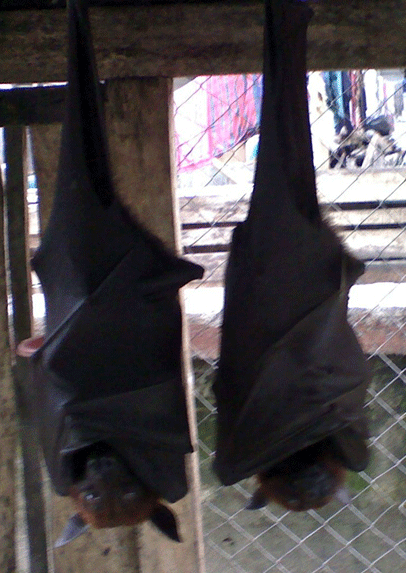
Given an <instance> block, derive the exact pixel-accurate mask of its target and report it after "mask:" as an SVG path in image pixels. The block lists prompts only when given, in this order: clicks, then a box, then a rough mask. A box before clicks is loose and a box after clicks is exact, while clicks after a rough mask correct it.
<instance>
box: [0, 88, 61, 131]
mask: <svg viewBox="0 0 406 573" xmlns="http://www.w3.org/2000/svg"><path fill="white" fill-rule="evenodd" d="M65 93H66V88H65V87H64V86H47V87H44V86H35V87H22V88H19V89H11V90H0V126H2V125H30V124H32V123H53V122H57V121H59V122H60V121H62V117H63V110H64V103H65Z"/></svg>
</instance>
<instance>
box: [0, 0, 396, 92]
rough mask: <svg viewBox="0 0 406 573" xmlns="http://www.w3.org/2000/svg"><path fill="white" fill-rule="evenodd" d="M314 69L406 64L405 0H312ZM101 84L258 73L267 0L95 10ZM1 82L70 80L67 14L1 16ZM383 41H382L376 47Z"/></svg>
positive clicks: (311, 66) (38, 12) (11, 13)
mask: <svg viewBox="0 0 406 573" xmlns="http://www.w3.org/2000/svg"><path fill="white" fill-rule="evenodd" d="M309 4H310V5H311V6H312V7H313V8H314V11H315V16H314V18H313V20H312V22H311V25H310V28H309V49H308V64H309V69H345V68H369V67H372V68H388V67H397V68H404V67H406V35H405V34H404V30H405V27H406V10H404V3H403V2H395V1H393V0H387V1H386V2H384V1H381V2H365V1H363V0H352V1H351V2H348V1H347V0H324V1H323V2H316V1H311V2H309ZM91 22H92V27H93V35H94V44H95V49H96V56H97V61H98V66H99V72H100V77H101V78H104V79H105V78H116V77H131V76H157V75H158V76H162V75H163V76H169V77H177V76H190V75H201V74H225V73H247V72H256V71H259V70H261V68H262V37H263V30H262V26H263V2H262V1H261V0H252V1H247V2H244V3H240V2H236V1H235V0H234V1H230V2H221V3H220V2H219V3H209V4H206V3H183V4H169V5H168V4H167V5H148V6H122V7H99V8H93V9H91ZM0 29H1V52H2V57H1V59H0V82H1V83H17V84H21V83H32V82H54V81H65V79H66V58H65V54H66V18H65V12H64V10H62V9H54V10H24V11H9V12H1V13H0ZM377 38H382V41H379V42H378V41H377Z"/></svg>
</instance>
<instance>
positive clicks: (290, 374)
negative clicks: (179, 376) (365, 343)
mask: <svg viewBox="0 0 406 573" xmlns="http://www.w3.org/2000/svg"><path fill="white" fill-rule="evenodd" d="M266 6H267V13H266V29H265V60H264V96H263V104H262V116H261V136H260V147H259V155H258V164H257V171H256V176H255V185H254V191H253V196H252V199H251V205H250V211H249V214H248V217H247V220H246V221H245V222H244V223H242V224H241V225H239V226H238V227H237V228H236V229H235V231H234V234H233V241H232V247H231V253H230V258H229V262H228V267H227V273H226V294H225V309H224V318H223V330H222V341H221V355H220V361H219V369H218V374H217V378H216V380H215V383H214V392H215V394H216V398H217V407H218V438H217V453H216V460H215V463H214V467H215V470H216V471H217V473H218V475H219V477H220V479H221V480H222V481H223V483H225V484H231V483H234V482H236V481H238V480H240V479H243V478H245V477H248V476H250V475H252V474H254V473H256V472H258V471H260V470H263V469H266V468H269V467H271V466H272V465H274V464H276V463H277V462H278V461H280V460H281V459H284V458H286V457H288V456H289V455H290V454H292V453H294V452H296V451H298V450H300V449H302V448H304V447H306V446H308V445H310V444H312V443H315V442H317V441H318V440H320V439H323V438H324V437H326V436H328V435H333V434H334V435H337V436H338V437H337V442H338V441H340V440H341V442H342V441H343V440H342V439H343V437H344V434H343V433H342V429H343V428H345V427H347V426H351V427H352V428H353V437H354V440H353V446H352V447H350V446H349V445H348V444H347V447H343V445H342V443H341V445H337V448H338V449H339V450H340V452H341V455H342V459H343V460H344V462H345V464H346V465H347V466H348V467H361V466H365V464H366V460H367V456H366V448H365V423H364V420H363V414H362V406H363V401H364V397H365V392H366V387H367V384H368V373H367V369H366V365H365V359H364V356H363V353H362V351H361V348H360V347H359V344H358V342H357V339H356V337H355V335H354V333H353V332H352V330H351V328H350V327H349V325H348V323H347V317H346V314H347V299H348V290H349V288H350V286H351V285H352V284H353V283H354V281H355V280H356V278H357V277H358V276H359V275H360V274H361V272H362V270H363V265H362V264H361V263H360V262H359V261H357V260H356V259H354V258H353V257H351V256H350V255H349V254H347V253H346V252H345V251H344V250H343V247H342V246H341V244H340V242H339V240H338V239H337V238H336V236H335V235H334V233H333V232H332V231H331V230H330V229H329V228H328V226H327V225H326V224H325V223H324V222H323V221H322V218H321V215H320V211H319V207H318V203H317V196H316V187H315V180H314V168H313V162H312V151H311V140H310V130H309V123H308V112H307V91H306V50H305V48H306V29H307V24H308V21H309V18H310V15H311V11H310V10H309V8H308V7H307V6H306V5H305V4H303V3H302V2H299V1H289V0H272V1H268V2H266ZM340 432H341V433H340ZM344 442H345V439H344Z"/></svg>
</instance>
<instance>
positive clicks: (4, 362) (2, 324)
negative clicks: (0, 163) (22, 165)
mask: <svg viewBox="0 0 406 573" xmlns="http://www.w3.org/2000/svg"><path fill="white" fill-rule="evenodd" d="M3 205H4V197H3V185H2V178H1V172H0V420H1V423H0V515H1V521H0V571H2V572H4V573H15V571H16V552H15V519H16V500H15V478H16V476H15V473H16V472H15V467H16V466H15V461H16V446H17V424H16V411H15V399H14V388H13V381H12V376H11V354H10V346H9V334H8V312H7V306H8V305H7V282H6V261H5V233H4V211H3Z"/></svg>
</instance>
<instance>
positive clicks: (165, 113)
mask: <svg viewBox="0 0 406 573" xmlns="http://www.w3.org/2000/svg"><path fill="white" fill-rule="evenodd" d="M171 84H172V82H171V81H170V80H165V79H159V78H146V79H139V80H116V81H111V82H110V81H109V82H107V84H106V104H105V105H106V120H107V133H108V137H109V145H110V155H111V163H112V166H113V175H114V182H115V185H116V189H117V191H118V193H119V194H120V196H121V199H122V200H123V202H124V203H125V204H126V205H127V206H128V207H129V209H130V210H131V211H132V212H133V213H134V214H135V215H136V216H137V218H138V220H139V221H140V222H141V223H143V224H144V225H145V226H146V227H147V228H148V229H149V230H150V231H152V232H153V233H155V234H156V235H157V236H158V237H159V238H160V239H161V240H163V241H164V242H165V244H166V245H167V246H169V247H171V248H172V249H174V248H175V247H176V245H177V232H176V215H174V200H173V192H172V190H173V180H172V152H173V150H172V137H171V128H170V126H171V113H172V109H171V102H172V89H171ZM188 390H189V392H190V388H188ZM192 423H193V421H192ZM195 462H196V460H195V459H190V460H188V463H189V464H193V463H195ZM188 470H189V472H188V473H189V476H190V477H193V469H192V466H191V465H189V467H188ZM190 485H191V489H193V485H194V486H196V484H193V483H191V484H190ZM173 509H174V511H175V512H176V514H177V515H178V517H179V525H180V531H181V536H182V538H183V543H181V544H176V543H173V542H171V541H169V540H167V539H166V538H165V537H164V536H162V535H161V534H160V533H158V532H157V531H156V530H155V529H154V528H153V527H152V526H150V525H144V526H142V528H141V537H140V546H139V547H140V565H141V571H142V573H198V572H199V571H200V570H201V562H200V556H201V548H199V538H198V532H197V524H196V521H195V516H194V514H195V506H194V500H193V499H192V496H191V494H188V495H187V496H186V498H184V499H183V500H181V501H179V502H177V503H176V504H174V505H173Z"/></svg>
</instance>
